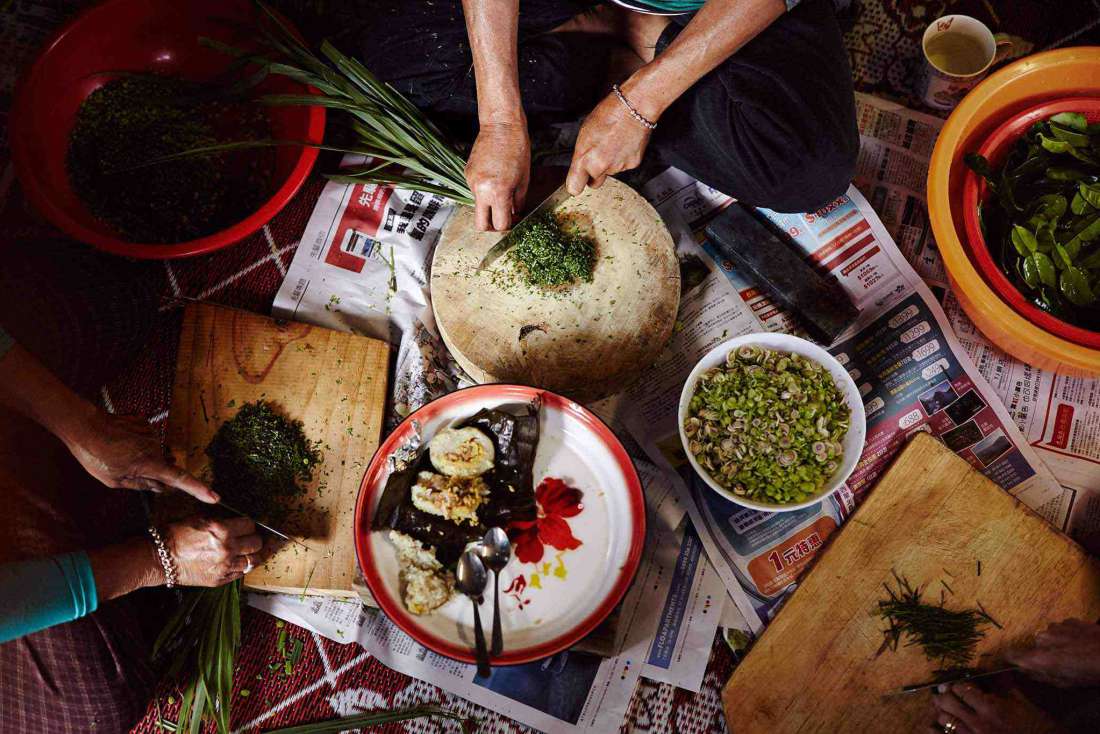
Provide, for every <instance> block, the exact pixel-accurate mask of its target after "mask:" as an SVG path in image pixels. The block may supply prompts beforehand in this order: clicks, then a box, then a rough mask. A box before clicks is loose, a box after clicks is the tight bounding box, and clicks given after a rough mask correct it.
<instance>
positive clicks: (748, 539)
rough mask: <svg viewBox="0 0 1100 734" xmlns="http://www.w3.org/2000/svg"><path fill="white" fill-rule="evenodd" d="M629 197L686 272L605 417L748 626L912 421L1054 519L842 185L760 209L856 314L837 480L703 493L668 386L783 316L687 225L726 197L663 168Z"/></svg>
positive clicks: (943, 327) (847, 353)
mask: <svg viewBox="0 0 1100 734" xmlns="http://www.w3.org/2000/svg"><path fill="white" fill-rule="evenodd" d="M643 193H644V194H645V195H646V196H647V197H648V198H649V199H650V201H651V202H652V203H653V204H654V205H655V206H656V207H657V209H658V211H659V212H660V213H661V216H662V218H664V220H665V221H666V223H668V224H669V226H670V227H673V228H674V229H673V232H674V236H675V237H676V239H677V243H678V245H680V251H681V259H682V260H684V259H688V260H689V261H690V267H692V268H700V267H701V268H702V272H701V274H700V275H698V276H696V277H694V278H690V279H686V280H685V293H684V295H683V299H682V304H681V309H680V313H679V316H678V323H677V328H676V330H675V333H674V335H673V338H672V341H671V342H670V344H669V345H668V347H667V348H666V350H665V352H664V353H663V354H662V356H661V357H660V358H659V359H658V361H657V363H656V365H655V366H654V368H652V369H651V370H650V373H649V374H648V375H647V379H646V380H645V381H644V382H639V383H637V384H636V385H634V386H633V387H631V388H630V389H629V390H628V393H629V397H630V399H629V400H625V401H622V404H621V407H622V410H623V411H624V412H623V413H622V415H620V416H619V418H621V420H622V422H623V423H625V424H626V426H627V427H628V429H629V430H630V431H631V432H632V434H633V436H634V438H635V439H636V440H637V441H638V443H639V444H640V445H641V446H642V447H643V449H644V450H645V451H646V453H647V454H648V455H649V456H650V458H651V459H652V460H653V461H654V462H656V463H658V464H659V465H661V466H663V467H664V468H665V469H666V471H667V472H668V475H669V476H670V478H673V479H674V480H676V481H677V485H678V486H679V488H680V489H681V491H682V492H683V493H684V497H685V502H686V504H687V506H688V510H689V513H690V515H691V517H692V520H693V521H694V523H695V525H696V527H697V528H699V529H700V536H701V538H702V540H703V544H704V547H705V548H706V550H707V553H708V555H709V557H710V559H711V561H712V562H713V563H714V564H715V567H716V569H717V571H718V573H719V575H721V576H722V578H723V580H724V581H725V582H726V585H727V588H728V589H729V591H730V595H731V597H732V598H733V600H734V602H735V603H736V604H737V606H738V608H739V610H740V611H741V613H742V614H743V615H744V617H745V619H746V621H747V622H748V623H749V625H750V627H751V628H752V630H753V631H757V630H759V629H760V628H761V627H762V626H763V625H764V624H765V623H766V622H767V620H768V619H769V618H770V616H771V615H772V614H774V612H775V611H776V609H777V608H778V606H779V605H780V603H781V602H782V600H783V599H784V598H785V596H786V594H787V593H788V592H789V590H790V589H791V588H793V584H794V582H795V581H796V579H797V577H798V575H799V573H800V572H801V571H802V570H803V569H804V568H805V567H806V565H807V564H808V563H809V562H810V560H811V559H812V557H813V555H814V553H815V552H816V550H817V549H818V548H819V547H821V545H822V544H823V542H824V540H825V538H826V537H828V535H829V534H830V533H832V532H833V531H834V530H835V529H836V528H837V527H839V526H840V524H841V523H842V522H843V521H844V519H845V517H847V515H848V514H849V513H850V512H851V510H852V509H853V508H854V507H855V504H856V503H857V502H858V501H859V499H860V498H862V497H863V496H864V495H865V494H866V492H867V491H868V490H869V489H870V488H871V487H873V486H874V483H875V480H876V479H877V478H878V476H879V475H880V474H881V472H882V471H883V469H884V468H885V466H886V465H887V464H888V463H889V461H890V459H891V458H892V457H893V455H894V454H895V453H896V452H897V451H898V450H899V449H900V447H901V446H902V445H903V444H904V443H905V441H906V440H907V439H908V438H909V437H910V436H911V435H912V434H913V433H914V432H916V431H926V432H930V433H932V434H934V435H936V436H938V437H940V438H941V439H943V440H944V442H945V443H947V444H948V445H949V446H950V447H951V448H953V449H954V450H955V451H956V452H957V453H958V454H959V455H960V456H962V457H963V458H965V459H966V460H967V461H969V462H970V463H971V464H973V465H974V466H975V467H976V468H978V469H979V470H980V471H982V472H983V473H985V474H986V475H987V476H989V477H990V478H991V479H993V480H994V481H996V482H997V483H998V484H1000V485H1001V486H1002V487H1004V488H1005V489H1006V490H1008V491H1010V492H1011V493H1013V494H1014V495H1015V496H1017V497H1019V498H1020V499H1021V500H1022V501H1023V502H1025V503H1026V504H1028V505H1029V506H1031V507H1033V508H1034V509H1036V510H1037V511H1039V512H1041V513H1043V514H1044V516H1046V517H1048V518H1049V519H1050V520H1051V521H1053V522H1055V523H1057V524H1062V523H1064V521H1065V515H1066V512H1067V511H1068V508H1067V507H1066V505H1065V503H1064V502H1062V500H1061V498H1062V496H1063V491H1062V489H1061V488H1060V487H1059V486H1058V483H1057V481H1056V480H1055V479H1054V477H1053V475H1052V474H1051V473H1050V471H1049V470H1048V469H1047V468H1046V466H1045V465H1044V464H1043V463H1042V461H1040V460H1039V458H1038V456H1037V455H1036V454H1035V451H1034V449H1033V448H1032V447H1031V446H1030V445H1029V444H1028V443H1027V442H1026V441H1025V440H1024V438H1023V436H1021V435H1020V433H1019V431H1018V430H1017V428H1016V425H1015V423H1013V421H1012V419H1011V417H1010V415H1009V414H1008V412H1007V411H1006V410H1005V408H1004V406H1003V405H1002V404H1001V402H1000V400H999V399H998V398H997V396H996V394H995V393H994V391H993V390H992V388H991V387H990V385H989V384H988V383H987V382H986V381H985V380H984V379H983V378H982V377H981V375H980V374H979V373H978V371H977V369H976V368H975V366H974V365H973V363H972V362H971V361H970V359H969V357H968V356H967V355H966V353H965V350H964V349H963V346H962V344H961V343H960V342H959V341H958V340H957V339H956V338H955V336H954V333H953V331H952V329H951V327H950V324H949V322H948V319H947V316H946V315H945V314H944V312H943V310H942V308H941V307H940V304H939V302H938V301H937V300H936V298H935V297H934V296H933V294H932V292H931V291H930V290H929V289H928V287H927V286H926V285H925V284H924V282H923V280H922V279H921V278H920V277H919V276H918V275H917V274H916V272H915V271H914V270H913V268H912V267H911V266H910V265H909V263H908V262H907V261H906V259H905V258H904V257H903V256H902V253H901V252H900V251H899V250H898V248H897V246H896V245H895V244H894V242H893V240H892V238H891V237H890V235H889V234H888V233H887V231H886V230H885V228H884V227H883V225H882V223H881V222H880V221H879V219H878V217H877V216H876V215H875V213H874V211H873V210H872V209H871V207H870V205H869V204H868V203H867V201H866V199H864V198H863V196H862V195H861V194H860V193H859V191H858V190H857V189H855V188H854V187H852V188H850V189H849V190H848V192H847V193H846V194H845V195H843V196H841V197H839V198H838V199H837V200H835V201H833V202H831V203H830V204H828V205H827V206H825V207H823V208H821V209H820V210H818V211H816V212H811V213H806V214H778V213H775V212H771V211H767V210H760V213H761V215H763V216H764V217H767V219H769V220H770V221H771V223H772V224H773V225H774V226H775V227H777V228H778V229H780V230H783V231H784V232H786V233H787V234H788V235H789V236H790V237H791V238H792V239H793V240H794V241H795V242H796V243H797V244H798V246H799V247H801V248H802V249H803V250H804V252H805V254H806V257H807V260H808V261H810V262H812V263H814V264H815V265H817V266H818V267H820V268H821V269H822V270H823V271H825V272H828V273H830V274H831V275H833V276H834V277H836V279H837V281H838V282H839V283H840V285H841V286H842V287H843V288H844V289H845V290H846V291H847V292H848V294H849V296H850V297H851V299H852V301H853V303H854V304H855V305H856V306H857V307H858V308H859V310H860V317H859V319H858V321H857V323H856V324H854V325H853V326H852V327H851V328H850V329H849V331H848V332H847V333H845V334H844V335H842V336H841V338H840V339H839V340H838V341H837V342H836V343H835V344H833V345H830V346H829V351H830V352H831V353H832V354H833V355H834V356H835V357H837V359H838V360H839V361H840V362H841V363H842V364H844V365H845V366H846V367H848V369H849V372H850V373H851V374H852V376H853V377H854V379H855V380H856V383H857V384H858V385H859V387H860V391H861V393H862V394H863V396H864V403H865V407H866V410H867V442H866V445H865V449H864V452H863V455H862V457H861V459H860V462H859V464H858V465H857V467H856V470H855V472H854V473H853V475H852V477H851V478H850V479H849V481H848V483H847V486H846V487H845V488H844V489H843V490H842V491H841V492H840V493H838V494H837V495H835V496H834V497H833V498H830V499H828V500H826V501H823V502H821V503H818V504H817V505H816V506H814V507H811V508H807V509H804V510H800V511H796V512H788V513H762V512H756V511H751V510H745V509H743V508H740V507H739V506H737V505H734V504H733V503H730V502H728V501H727V500H725V499H724V498H721V497H719V496H718V495H717V494H716V493H714V492H712V491H710V490H709V489H708V488H707V487H706V485H705V484H704V483H703V482H702V481H701V480H699V479H698V477H696V476H695V475H694V473H693V472H692V470H691V469H690V467H689V466H688V465H687V463H686V458H685V457H684V454H683V450H682V447H681V443H680V438H679V434H678V428H677V425H676V406H677V400H676V396H677V395H678V394H679V389H680V386H681V385H683V382H684V380H685V379H686V376H687V373H688V372H689V371H690V369H691V367H692V366H693V365H694V364H695V362H696V361H697V360H698V359H699V358H700V357H701V356H702V355H703V354H704V353H705V352H706V351H708V350H709V349H711V348H712V347H713V346H714V345H715V344H717V343H719V342H721V341H723V340H725V339H727V338H729V337H732V336H735V335H738V334H742V333H749V332H752V331H758V330H761V329H768V330H792V329H795V328H796V327H797V325H796V324H795V322H794V320H793V319H791V318H790V317H789V316H788V315H786V314H783V313H782V312H781V311H780V310H779V309H778V308H776V307H775V306H774V305H773V304H772V303H771V302H770V301H769V300H768V299H767V298H766V297H765V296H764V295H763V294H761V293H760V291H759V290H758V289H757V288H756V287H755V285H754V284H752V283H750V282H748V281H747V280H746V279H745V278H743V277H742V276H741V275H740V274H739V273H736V272H735V271H734V270H733V268H732V265H731V263H729V262H728V261H725V260H723V258H722V256H721V255H720V254H719V253H718V251H717V250H715V249H714V248H713V247H712V246H711V245H710V243H708V242H707V241H706V240H705V238H703V237H702V236H701V225H702V224H703V223H705V221H706V220H707V219H708V218H709V217H710V216H712V215H713V214H714V213H715V212H716V211H718V210H720V209H721V208H722V207H724V206H726V205H728V204H729V203H730V202H729V200H728V199H727V198H726V197H724V196H721V195H719V194H717V193H716V192H713V191H711V190H709V189H707V188H706V187H703V186H702V185H700V184H698V183H697V182H695V181H693V180H692V179H690V178H689V177H687V176H686V175H684V174H683V173H681V172H679V171H676V170H669V171H666V172H665V173H663V174H661V175H660V176H658V177H657V178H656V179H654V180H653V181H651V182H650V183H649V184H648V185H647V186H646V187H644V189H643Z"/></svg>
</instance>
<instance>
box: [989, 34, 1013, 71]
mask: <svg viewBox="0 0 1100 734" xmlns="http://www.w3.org/2000/svg"><path fill="white" fill-rule="evenodd" d="M993 42H994V43H995V44H996V50H995V51H994V52H993V63H994V64H999V63H1001V62H1002V61H1004V60H1005V58H1007V57H1008V56H1009V55H1010V54H1011V53H1012V50H1013V49H1014V48H1015V46H1016V44H1015V42H1014V41H1013V40H1012V38H1011V37H1010V36H1009V35H1008V34H1007V33H995V34H993Z"/></svg>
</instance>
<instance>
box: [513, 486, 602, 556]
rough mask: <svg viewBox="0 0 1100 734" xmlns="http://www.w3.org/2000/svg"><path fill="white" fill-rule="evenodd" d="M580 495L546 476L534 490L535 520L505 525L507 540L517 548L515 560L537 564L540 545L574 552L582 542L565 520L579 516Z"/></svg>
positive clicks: (541, 548) (577, 491)
mask: <svg viewBox="0 0 1100 734" xmlns="http://www.w3.org/2000/svg"><path fill="white" fill-rule="evenodd" d="M582 497H583V495H582V494H581V491H580V490H579V489H574V488H573V487H570V486H569V485H568V484H566V483H565V482H563V481H562V480H560V479H555V478H554V477H547V478H546V479H543V480H542V482H541V483H540V484H539V486H538V489H536V490H535V501H536V502H537V503H538V517H537V518H535V519H534V520H520V521H516V522H513V523H512V524H511V525H509V526H508V537H509V538H510V539H511V541H512V545H513V546H515V549H516V558H518V559H519V560H520V562H521V563H538V562H539V561H541V560H542V554H543V545H544V544H545V545H549V546H551V547H553V548H557V549H558V550H573V549H574V548H579V547H580V546H581V541H580V540H578V539H577V538H576V537H575V536H574V535H573V531H572V530H570V529H569V523H567V522H566V521H565V518H567V517H574V516H575V515H579V514H580V512H581V510H583V509H584V505H583V504H582V503H581V498H582Z"/></svg>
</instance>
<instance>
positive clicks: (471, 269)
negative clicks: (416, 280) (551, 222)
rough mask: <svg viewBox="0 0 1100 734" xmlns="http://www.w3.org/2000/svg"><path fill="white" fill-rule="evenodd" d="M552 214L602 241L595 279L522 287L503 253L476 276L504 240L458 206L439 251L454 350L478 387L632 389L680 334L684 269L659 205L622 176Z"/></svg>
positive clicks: (438, 274)
mask: <svg viewBox="0 0 1100 734" xmlns="http://www.w3.org/2000/svg"><path fill="white" fill-rule="evenodd" d="M555 214H557V215H559V216H560V217H562V218H565V219H567V220H568V221H569V222H570V223H571V224H572V226H575V227H577V228H579V229H580V230H581V231H583V232H585V233H587V234H588V235H589V236H591V237H592V238H593V239H594V240H595V242H596V249H597V258H598V259H597V262H596V267H595V270H594V271H593V274H592V278H593V279H592V282H591V283H577V284H574V285H572V286H569V287H567V288H565V289H564V290H552V291H549V292H548V291H542V290H538V289H534V288H531V287H529V286H526V285H523V284H522V283H520V282H518V281H517V280H516V275H515V267H514V266H513V265H512V264H511V263H510V262H509V260H508V259H507V258H505V257H502V258H500V259H499V260H497V261H496V263H494V264H493V265H492V269H491V270H486V271H479V270H478V264H479V263H480V262H481V258H482V257H483V256H484V255H485V253H487V252H488V251H489V249H490V248H491V247H492V246H493V245H494V244H496V243H497V241H498V240H499V239H500V237H501V235H500V233H498V232H478V231H477V230H476V228H475V226H474V211H473V209H471V208H469V207H459V209H458V211H456V212H455V213H454V214H453V215H452V216H451V218H450V220H449V221H448V222H447V224H446V226H445V227H444V229H443V232H442V234H441V236H440V240H439V244H438V245H437V247H436V249H435V255H434V259H433V261H432V275H431V289H432V308H433V310H434V312H435V320H436V324H437V325H438V326H439V332H440V334H441V336H442V337H443V341H444V343H445V344H446V345H447V348H448V349H449V350H450V351H451V354H452V355H453V356H454V358H455V360H456V361H457V362H458V363H459V365H461V366H462V368H463V369H464V370H466V373H467V374H468V375H470V377H471V378H473V379H474V380H476V381H477V382H480V383H486V382H516V383H520V384H524V385H535V386H537V387H542V388H546V389H548V390H552V391H554V392H559V393H564V394H566V395H568V396H569V397H571V398H574V399H576V400H581V401H590V400H596V399H599V398H603V397H606V396H607V395H610V394H612V393H614V392H618V391H619V390H621V389H623V388H624V387H626V385H627V384H628V383H629V382H630V381H631V380H633V378H634V377H636V376H637V375H638V374H639V373H640V371H641V370H643V369H645V368H646V367H647V366H649V365H650V364H652V363H653V361H654V359H656V357H657V355H658V354H660V351H661V349H662V348H663V347H664V345H665V343H666V342H667V341H668V339H669V337H670V336H671V335H672V328H673V326H674V325H675V322H676V310H677V308H678V307H679V303H680V266H679V262H678V260H677V258H676V248H675V245H674V244H673V241H672V235H670V234H669V232H668V228H667V227H666V226H665V224H664V222H662V221H661V218H660V217H659V216H658V215H657V212H656V210H654V208H653V207H652V206H650V205H649V202H647V201H646V200H645V199H644V198H642V197H641V195H639V194H638V193H637V192H635V191H634V190H633V189H631V188H630V187H629V186H627V185H626V184H624V183H622V182H620V181H616V180H615V179H613V178H609V179H607V181H606V182H605V184H604V185H603V186H601V187H600V188H599V189H585V191H584V193H583V194H580V195H579V196H575V197H573V198H571V199H569V200H568V201H566V202H565V203H564V204H562V205H560V206H559V207H558V208H557V209H555ZM494 271H499V272H494ZM502 283H503V284H504V285H502Z"/></svg>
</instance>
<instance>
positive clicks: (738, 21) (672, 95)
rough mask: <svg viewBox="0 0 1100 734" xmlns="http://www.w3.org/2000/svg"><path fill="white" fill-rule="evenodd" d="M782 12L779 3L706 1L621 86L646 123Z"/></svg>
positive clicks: (765, 0) (783, 7) (775, 0)
mask: <svg viewBox="0 0 1100 734" xmlns="http://www.w3.org/2000/svg"><path fill="white" fill-rule="evenodd" d="M785 11H786V5H785V3H784V2H783V0H708V2H707V3H706V5H704V6H703V7H702V9H700V10H699V12H698V13H696V15H695V17H694V18H692V19H691V22H689V23H688V24H687V26H686V27H685V28H684V30H682V31H680V34H679V35H678V36H676V38H675V39H674V40H673V41H672V43H670V44H669V45H668V48H666V49H665V50H664V51H663V52H661V53H660V54H658V55H657V57H656V58H655V59H654V60H653V61H651V62H649V63H648V64H646V65H645V66H643V67H642V68H641V69H639V70H638V71H637V72H635V73H634V74H633V75H632V76H631V77H630V79H628V80H627V81H626V82H624V83H623V84H622V90H623V94H625V95H626V97H627V98H628V99H629V100H630V102H631V104H633V105H634V106H635V108H637V109H638V111H639V112H640V113H641V114H642V115H644V116H645V117H647V118H648V119H650V120H657V119H658V118H660V116H661V114H662V113H663V112H664V111H665V110H666V109H668V107H669V105H671V104H672V103H673V102H675V101H676V100H677V99H678V98H679V97H680V95H682V94H683V93H684V92H686V91H687V90H688V89H689V88H690V87H691V86H692V85H694V84H695V83H696V82H697V81H699V80H700V79H702V78H703V77H704V76H706V75H707V74H708V73H710V72H711V71H713V70H714V69H715V68H716V67H717V66H718V65H719V64H721V63H722V62H723V61H725V60H726V59H728V58H729V57H730V56H732V55H733V54H734V53H735V52H736V51H737V50H738V49H739V48H741V47H742V46H744V45H745V44H746V43H748V42H749V41H751V40H752V39H753V38H755V37H756V36H757V35H758V34H759V33H760V32H761V31H763V30H764V29H765V28H767V27H768V26H769V25H771V24H772V23H773V22H775V20H776V19H777V18H779V17H780V16H781V15H783V13H784V12H785Z"/></svg>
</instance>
